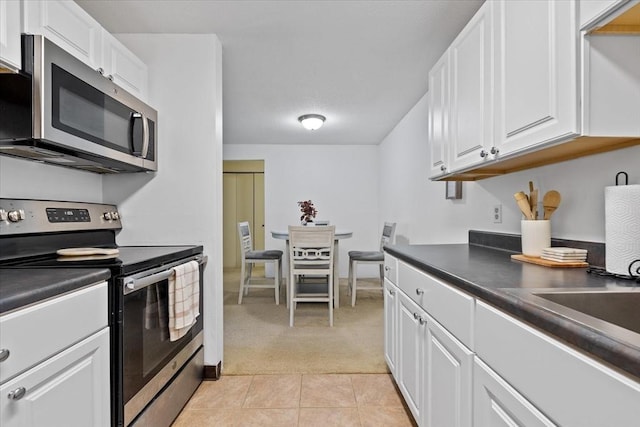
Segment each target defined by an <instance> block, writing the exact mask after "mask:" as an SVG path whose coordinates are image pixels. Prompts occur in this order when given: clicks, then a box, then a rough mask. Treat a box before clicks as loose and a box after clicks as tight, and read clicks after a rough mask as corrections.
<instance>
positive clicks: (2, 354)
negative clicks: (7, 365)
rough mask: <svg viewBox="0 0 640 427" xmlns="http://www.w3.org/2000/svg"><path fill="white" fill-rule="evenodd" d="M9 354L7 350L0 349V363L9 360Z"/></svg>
mask: <svg viewBox="0 0 640 427" xmlns="http://www.w3.org/2000/svg"><path fill="white" fill-rule="evenodd" d="M10 354H11V352H10V351H9V349H8V348H0V362H4V361H5V360H7V359H8V358H9V355H10Z"/></svg>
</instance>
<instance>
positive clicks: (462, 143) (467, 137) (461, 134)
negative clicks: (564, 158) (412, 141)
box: [449, 2, 493, 170]
mask: <svg viewBox="0 0 640 427" xmlns="http://www.w3.org/2000/svg"><path fill="white" fill-rule="evenodd" d="M492 3H493V2H486V3H485V4H484V5H483V6H482V7H481V8H480V10H478V12H477V13H476V14H475V15H474V17H473V18H472V19H471V21H469V23H468V24H467V25H466V26H465V27H464V29H463V30H462V31H461V32H460V34H459V35H458V37H456V39H455V40H454V41H453V43H452V44H451V46H450V48H449V51H450V53H449V55H450V61H451V62H450V63H451V122H450V138H449V143H450V147H449V156H450V158H451V169H452V170H459V169H462V168H465V167H467V166H470V165H474V164H479V163H482V162H483V161H486V160H489V159H490V158H493V156H492V155H490V154H489V151H490V149H491V147H492V145H493V90H492V71H491V66H492V60H493V52H492V49H493V48H492V46H493V43H492V39H491V37H492V33H491V28H492V25H491V19H492V14H491V8H492Z"/></svg>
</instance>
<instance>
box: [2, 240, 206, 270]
mask: <svg viewBox="0 0 640 427" xmlns="http://www.w3.org/2000/svg"><path fill="white" fill-rule="evenodd" d="M118 250H119V253H118V254H117V255H113V256H109V255H93V256H91V255H89V256H78V257H74V256H64V257H63V256H58V255H57V254H50V255H46V256H41V257H37V258H32V259H22V260H20V261H14V262H11V263H9V264H6V265H4V267H11V268H38V267H43V268H44V267H47V268H57V267H62V268H76V267H77V268H92V267H101V268H109V269H111V271H112V273H113V274H114V275H125V274H131V273H135V272H138V271H142V270H146V269H149V268H153V267H159V266H162V265H163V264H166V263H170V262H173V261H177V260H180V259H182V258H186V257H189V256H193V255H198V254H201V253H202V251H203V247H202V246H120V247H118Z"/></svg>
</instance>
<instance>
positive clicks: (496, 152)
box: [491, 147, 500, 155]
mask: <svg viewBox="0 0 640 427" xmlns="http://www.w3.org/2000/svg"><path fill="white" fill-rule="evenodd" d="M499 152H500V150H499V149H497V148H496V147H491V154H493V155H497V154H498V153H499Z"/></svg>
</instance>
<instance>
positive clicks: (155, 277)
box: [123, 255, 209, 295]
mask: <svg viewBox="0 0 640 427" xmlns="http://www.w3.org/2000/svg"><path fill="white" fill-rule="evenodd" d="M208 260H209V257H208V256H207V255H204V256H202V257H198V258H196V259H194V260H193V261H197V262H198V265H206V264H207V261H208ZM180 264H182V263H178V264H176V265H180ZM174 267H175V266H174ZM172 275H173V267H170V268H168V269H166V270H163V271H161V272H159V273H154V274H151V275H149V276H143V277H138V278H136V277H127V278H126V279H125V280H124V287H123V294H124V295H127V294H130V293H132V292H135V291H139V290H140V289H144V288H146V287H147V286H150V285H153V284H154V283H158V282H161V281H163V280H166V279H168V278H169V277H171V276H172Z"/></svg>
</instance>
